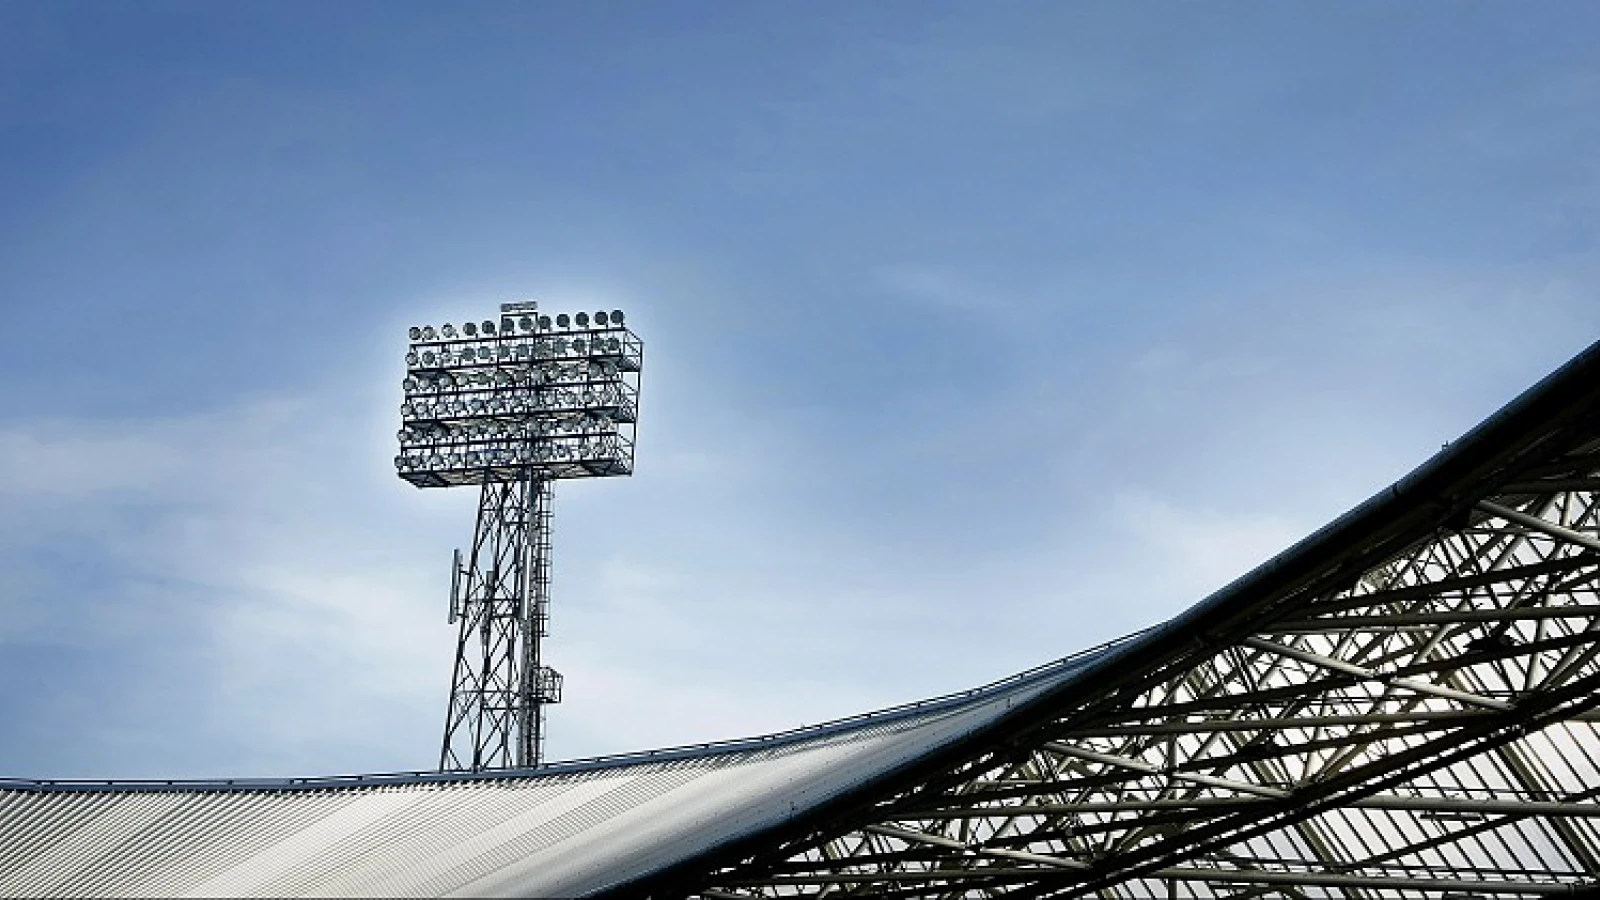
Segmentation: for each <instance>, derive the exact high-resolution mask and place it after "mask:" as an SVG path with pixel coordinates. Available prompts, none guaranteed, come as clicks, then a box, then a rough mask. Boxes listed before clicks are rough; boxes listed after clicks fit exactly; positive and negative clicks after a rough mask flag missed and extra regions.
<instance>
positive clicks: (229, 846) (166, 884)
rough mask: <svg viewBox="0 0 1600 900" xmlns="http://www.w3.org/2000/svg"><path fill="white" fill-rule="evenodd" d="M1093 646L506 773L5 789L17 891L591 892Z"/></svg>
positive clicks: (902, 748)
mask: <svg viewBox="0 0 1600 900" xmlns="http://www.w3.org/2000/svg"><path fill="white" fill-rule="evenodd" d="M1086 661H1087V660H1086V659H1085V658H1083V657H1080V658H1078V659H1075V660H1072V661H1071V662H1064V663H1061V664H1056V665H1054V666H1050V667H1046V668H1045V669H1042V670H1039V671H1037V672H1034V673H1029V674H1027V675H1026V676H1024V677H1019V678H1016V679H1011V680H1008V681H1006V682H1002V683H1000V684H998V685H995V686H993V687H991V688H987V689H983V690H980V691H976V692H972V693H970V694H967V695H963V696H961V697H956V698H947V699H945V700H942V701H937V702H931V703H926V704H920V705H918V706H915V707H909V708H904V709H901V710H898V711H891V712H889V713H887V714H877V715H873V716H868V717H863V718H860V719H857V720H853V721H849V722H844V723H836V724H833V725H829V726H823V727H819V728H816V729H811V730H808V731H803V732H796V733H789V734H785V735H777V736H769V737H767V738H755V739H750V740H745V741H738V742H732V743H730V744H727V745H720V746H718V745H713V746H706V747H701V748H690V749H685V750H681V751H672V752H667V753H660V754H655V755H644V756H632V757H619V758H615V759H611V760H591V761H583V762H578V763H568V764H561V765H556V766H552V767H548V768H545V769H541V770H537V771H534V772H515V773H504V774H500V775H496V776H491V777H483V776H477V777H459V776H458V777H446V776H438V775H427V774H421V773H418V774H416V775H413V776H373V777H370V778H353V779H338V780H328V781H324V782H284V783H277V784H271V783H253V782H251V783H242V784H223V783H189V784H182V783H179V784H171V785H155V784H132V783H130V784H104V785H81V784H80V785H69V784H48V783H23V782H14V783H11V785H10V786H9V787H6V788H3V789H0V847H3V848H5V852H4V854H3V856H0V896H29V897H49V896H88V895H94V896H119V897H127V896H167V897H175V896H197V897H222V896H283V897H296V896H299V897H319V896H320V897H326V896H396V897H398V896H407V897H420V896H449V895H457V896H524V897H525V896H535V897H538V896H560V897H568V896H577V895H582V894H586V893H590V892H594V891H597V890H602V889H604V888H606V887H608V886H611V885H615V884H619V883H622V882H625V881H627V880H629V879H632V878H636V877H639V876H640V875H644V874H648V873H650V872H653V871H656V870H658V869H659V868H661V867H664V866H667V865H671V864H672V863H674V862H678V861H680V860H682V859H685V858H687V857H689V856H691V855H693V854H696V853H700V852H704V851H706V850H708V849H711V848H714V847H716V846H719V845H721V844H723V843H726V842H728V841H730V840H734V839H736V838H738V837H740V836H742V835H744V834H747V833H749V832H750V831H752V830H755V829H762V828H767V827H771V826H773V825H775V824H778V823H780V822H782V821H784V820H786V819H788V818H791V817H793V816H795V815H797V814H799V813H802V812H805V811H806V810H809V809H811V808H813V807H815V806H816V805H817V804H819V803H822V802H825V801H827V800H829V799H832V798H834V797H837V796H839V795H840V794H842V793H844V792H846V791H850V790H853V789H855V788H858V787H859V786H860V785H862V784H863V783H865V782H867V781H870V780H871V779H873V778H876V777H879V776H881V775H883V774H885V773H888V772H891V771H894V770H896V769H897V768H900V767H902V766H904V765H907V764H908V763H910V762H912V761H915V760H916V759H919V758H921V757H923V756H924V755H926V754H927V753H929V752H932V751H934V750H936V749H938V748H940V747H944V746H947V745H948V744H949V743H950V742H952V741H956V740H960V739H961V738H962V737H964V736H966V735H968V734H971V733H972V732H973V731H975V730H977V729H980V728H982V727H984V726H986V725H988V724H990V723H992V722H993V721H994V720H995V719H997V718H999V717H1000V716H1002V715H1003V714H1004V713H1005V712H1006V711H1007V710H1009V709H1011V708H1013V707H1015V706H1016V705H1017V704H1019V703H1021V702H1023V701H1025V700H1027V699H1029V698H1031V697H1034V696H1036V695H1038V694H1039V693H1041V692H1042V691H1044V690H1047V689H1048V688H1050V687H1051V686H1053V685H1056V684H1058V683H1060V682H1061V680H1063V679H1065V678H1068V677H1070V676H1071V675H1072V674H1073V673H1074V672H1076V671H1078V669H1079V668H1080V667H1081V665H1082V664H1083V663H1084V662H1086Z"/></svg>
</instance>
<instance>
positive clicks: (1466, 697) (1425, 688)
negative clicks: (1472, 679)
mask: <svg viewBox="0 0 1600 900" xmlns="http://www.w3.org/2000/svg"><path fill="white" fill-rule="evenodd" d="M1244 643H1245V645H1247V646H1250V647H1254V648H1256V649H1257V650H1266V651H1269V652H1272V653H1277V654H1280V655H1282V656H1287V657H1289V658H1290V659H1298V660H1300V661H1301V662H1304V663H1310V664H1311V665H1314V666H1321V667H1322V668H1324V669H1328V670H1330V671H1333V672H1340V673H1342V674H1345V675H1354V676H1356V677H1357V678H1362V679H1365V680H1368V681H1379V682H1383V683H1384V684H1392V685H1394V686H1396V687H1403V688H1406V689H1408V690H1412V691H1416V692H1417V693H1419V694H1429V695H1432V696H1434V697H1442V698H1444V699H1446V700H1454V701H1456V702H1457V703H1470V704H1472V705H1474V706H1482V707H1485V708H1488V709H1498V710H1502V711H1504V710H1508V709H1510V708H1511V704H1509V703H1507V702H1506V701H1504V700H1496V699H1495V698H1493V697H1485V696H1482V695H1480V694H1472V693H1468V692H1467V691H1458V690H1456V689H1454V688H1447V687H1444V686H1442V685H1438V684H1434V683H1433V682H1431V681H1421V680H1419V679H1416V678H1395V677H1393V676H1390V675H1385V674H1383V673H1381V672H1376V671H1374V670H1372V669H1369V668H1366V667H1365V666H1358V665H1355V664H1354V663H1347V662H1345V661H1344V660H1342V659H1334V658H1333V657H1331V656H1323V655H1322V654H1321V653H1313V652H1312V651H1310V650H1301V649H1299V648H1296V647H1287V646H1284V645H1283V644H1279V643H1276V642H1274V641H1268V640H1264V639H1262V638H1257V637H1251V638H1245V640H1244Z"/></svg>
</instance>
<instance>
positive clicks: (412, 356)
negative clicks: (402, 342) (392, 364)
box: [406, 350, 417, 366]
mask: <svg viewBox="0 0 1600 900" xmlns="http://www.w3.org/2000/svg"><path fill="white" fill-rule="evenodd" d="M416 364H417V351H415V350H412V351H411V352H409V353H407V354H406V365H408V366H414V365H416Z"/></svg>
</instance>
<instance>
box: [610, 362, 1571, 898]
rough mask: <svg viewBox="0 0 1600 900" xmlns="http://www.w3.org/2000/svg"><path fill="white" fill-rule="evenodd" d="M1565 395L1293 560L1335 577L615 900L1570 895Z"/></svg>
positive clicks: (1195, 615) (1155, 635)
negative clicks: (1496, 442)
mask: <svg viewBox="0 0 1600 900" xmlns="http://www.w3.org/2000/svg"><path fill="white" fill-rule="evenodd" d="M1589 356H1591V357H1593V356H1595V354H1594V353H1593V352H1591V353H1590V354H1589ZM1594 362H1595V360H1593V359H1591V360H1589V365H1590V366H1591V368H1592V367H1593V364H1594ZM1583 390H1585V391H1588V396H1589V401H1587V402H1588V404H1589V406H1588V411H1587V412H1586V413H1584V418H1583V419H1582V420H1581V421H1577V422H1573V421H1570V418H1571V417H1570V416H1569V417H1568V421H1565V422H1563V423H1559V427H1556V426H1551V427H1550V428H1549V429H1547V430H1546V432H1541V433H1539V434H1538V435H1536V437H1537V440H1535V439H1533V438H1529V439H1528V440H1527V441H1524V442H1523V446H1521V447H1513V448H1512V449H1510V450H1506V449H1504V448H1503V447H1501V448H1499V449H1495V450H1494V452H1493V453H1490V452H1489V451H1484V452H1483V453H1480V454H1478V456H1479V457H1480V459H1479V460H1478V461H1476V462H1474V463H1473V464H1472V465H1473V466H1474V468H1471V470H1470V471H1468V472H1466V474H1462V472H1461V471H1460V470H1461V469H1462V468H1463V466H1465V465H1466V463H1462V464H1461V465H1456V466H1455V469H1454V470H1452V471H1451V472H1447V473H1445V474H1440V472H1443V471H1444V470H1445V469H1448V468H1449V467H1450V466H1449V465H1440V466H1435V467H1434V470H1433V471H1425V470H1429V467H1427V466H1425V467H1424V470H1419V475H1420V476H1421V477H1420V479H1419V477H1418V476H1416V475H1414V476H1413V479H1412V482H1413V483H1411V484H1410V486H1409V487H1407V490H1410V491H1411V493H1410V496H1409V497H1401V496H1396V497H1387V496H1382V495H1380V497H1379V498H1375V499H1374V501H1372V502H1369V504H1368V505H1367V506H1368V507H1371V506H1373V504H1374V503H1379V501H1382V504H1383V505H1384V508H1383V514H1382V515H1381V516H1373V515H1367V516H1366V517H1365V518H1364V519H1363V518H1362V516H1361V515H1360V514H1362V513H1363V509H1358V510H1356V511H1355V512H1353V513H1352V514H1351V515H1350V516H1347V517H1345V519H1342V520H1340V522H1339V523H1335V524H1334V525H1333V526H1330V527H1329V528H1328V529H1324V532H1322V533H1319V534H1318V535H1313V536H1312V537H1311V538H1308V539H1307V541H1306V542H1303V544H1302V546H1304V545H1308V544H1316V542H1317V541H1318V540H1319V539H1323V538H1327V540H1323V541H1322V543H1321V544H1319V545H1317V546H1318V548H1324V549H1325V547H1326V546H1327V545H1329V544H1330V542H1334V541H1335V540H1336V541H1337V544H1338V546H1337V549H1336V551H1335V552H1297V551H1298V550H1300V549H1302V548H1300V547H1297V548H1296V550H1291V551H1289V552H1287V553H1285V554H1283V555H1282V556H1281V557H1279V559H1278V560H1275V561H1274V562H1273V563H1269V564H1268V565H1267V566H1264V567H1263V568H1262V570H1258V571H1257V572H1256V573H1252V576H1251V578H1249V579H1241V583H1244V582H1249V584H1248V585H1247V586H1246V587H1245V588H1241V589H1240V591H1234V592H1233V593H1234V594H1236V595H1240V596H1230V597H1228V598H1226V599H1227V600H1228V602H1226V603H1218V604H1210V605H1209V606H1208V605H1207V604H1202V607H1201V608H1197V609H1196V610H1195V611H1192V612H1191V614H1186V615H1185V616H1183V617H1180V618H1179V619H1177V620H1174V622H1172V623H1169V624H1168V625H1166V626H1162V627H1160V628H1157V629H1153V630H1152V633H1149V634H1145V635H1141V636H1139V637H1138V638H1136V639H1134V640H1131V641H1129V642H1127V643H1128V644H1130V645H1134V644H1137V645H1139V646H1138V648H1137V650H1138V652H1137V653H1133V652H1129V653H1125V654H1122V655H1120V656H1119V657H1118V658H1116V659H1115V660H1114V661H1113V663H1111V664H1108V665H1105V666H1101V667H1099V669H1097V674H1096V676H1095V677H1092V678H1086V679H1083V682H1084V683H1082V684H1078V685H1076V686H1075V687H1074V688H1073V689H1072V690H1070V691H1068V692H1066V693H1064V694H1062V695H1060V696H1057V697H1053V698H1049V699H1048V700H1047V701H1043V702H1042V703H1043V705H1042V706H1041V708H1040V709H1038V710H1034V711H1033V712H1032V713H1027V714H1022V715H1020V717H1019V724H1017V725H1016V726H1015V727H1012V728H1011V729H1010V730H1009V731H1005V732H1004V733H997V734H994V735H990V736H988V737H986V738H985V739H984V740H983V741H980V742H975V743H974V744H972V745H968V746H964V747H961V748H957V749H956V750H954V751H950V752H947V753H944V754H943V755H941V756H939V757H938V758H936V759H933V760H931V761H929V762H928V763H927V764H926V765H923V766H921V767H918V768H915V769H913V770H911V771H909V772H907V773H904V774H903V775H901V776H899V777H898V778H892V779H887V780H885V781H884V782H883V783H882V784H881V785H879V786H877V787H876V788H875V789H874V790H871V791H867V792H864V793H862V794H861V795H858V796H856V797H854V798H851V800H850V801H849V802H843V803H839V804H835V805H834V806H833V807H831V808H829V809H827V810H825V811H823V812H821V813H818V814H817V815H813V816H810V817H809V818H801V819H799V820H797V821H796V822H795V823H793V824H792V825H791V826H789V827H788V828H786V829H781V830H778V831H775V832H773V833H770V834H766V835H761V836H758V837H757V838H755V839H751V840H747V841H745V842H744V843H743V844H740V845H736V846H734V847H733V848H732V849H731V850H725V851H723V852H722V853H721V855H720V856H718V855H714V854H713V855H708V856H706V857H705V858H702V859H699V860H697V861H695V862H694V863H693V864H691V865H687V866H680V867H679V868H678V869H677V870H674V871H673V872H670V873H667V874H666V875H664V876H662V877H659V878H657V879H655V880H654V881H650V882H648V883H640V884H636V885H633V886H631V887H630V889H629V890H628V891H623V892H619V893H620V894H624V895H625V894H627V893H629V892H630V891H637V892H641V893H643V894H646V895H649V896H652V897H667V896H685V895H695V896H700V897H707V898H732V897H739V898H750V897H832V896H862V895H870V896H874V897H919V898H920V897H952V898H953V897H996V898H999V897H1004V898H1033V897H1108V898H1109V897H1122V898H1162V897H1173V898H1177V897H1186V898H1190V897H1192V898H1199V897H1207V898H1211V897H1214V898H1238V900H1242V898H1254V897H1287V898H1347V900H1385V898H1415V897H1431V898H1439V900H1445V898H1448V900H1469V898H1478V900H1482V898H1512V897H1530V896H1576V894H1577V893H1578V892H1580V891H1582V890H1587V889H1592V888H1593V887H1594V886H1595V885H1596V884H1597V883H1600V882H1597V875H1600V730H1597V729H1600V711H1597V710H1596V707H1597V705H1600V537H1597V533H1600V500H1597V491H1600V440H1597V439H1596V436H1600V420H1597V419H1596V417H1595V413H1594V411H1593V410H1594V409H1595V407H1596V406H1600V404H1597V403H1595V402H1593V401H1594V398H1593V396H1592V394H1593V391H1592V390H1590V389H1588V388H1584V389H1583ZM1502 426H1504V423H1502ZM1514 426H1515V423H1512V427H1514ZM1541 427H1542V426H1541ZM1504 430H1505V428H1504V427H1501V434H1502V435H1503V433H1504ZM1502 443H1503V442H1502ZM1529 445H1532V446H1531V448H1530V446H1529ZM1447 455H1449V454H1448V453H1446V454H1441V457H1443V456H1447ZM1455 462H1457V460H1452V461H1451V463H1450V465H1454V464H1455ZM1406 484H1407V483H1406V482H1402V483H1401V485H1397V486H1396V488H1394V489H1391V491H1390V492H1389V493H1391V494H1399V493H1401V492H1402V491H1401V489H1402V487H1403V486H1405V485H1406ZM1423 497H1428V498H1430V499H1428V500H1423V499H1421V498H1423ZM1364 509H1365V508H1364ZM1352 517H1355V518H1357V519H1361V521H1360V522H1358V523H1357V524H1356V525H1355V526H1352V527H1349V528H1345V529H1344V530H1343V531H1340V526H1341V525H1342V524H1345V525H1348V524H1349V522H1347V520H1350V519H1352ZM1328 532H1335V533H1334V534H1333V535H1332V536H1331V537H1330V536H1329V535H1328V534H1327V533H1328ZM1237 586H1238V585H1235V586H1233V587H1237ZM1230 590H1231V588H1230ZM1252 591H1253V593H1251V592H1252ZM1228 593H1229V591H1228V590H1225V591H1224V592H1223V594H1228ZM1219 596H1220V595H1219ZM1235 601H1237V602H1235ZM697 867H698V870H697Z"/></svg>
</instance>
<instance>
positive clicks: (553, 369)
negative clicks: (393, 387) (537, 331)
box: [400, 360, 617, 393]
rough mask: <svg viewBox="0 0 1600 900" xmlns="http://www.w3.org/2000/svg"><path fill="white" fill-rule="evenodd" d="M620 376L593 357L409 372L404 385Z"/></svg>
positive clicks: (461, 386) (445, 387) (531, 383)
mask: <svg viewBox="0 0 1600 900" xmlns="http://www.w3.org/2000/svg"><path fill="white" fill-rule="evenodd" d="M616 376H617V364H616V363H614V362H611V361H610V360H591V361H590V362H589V363H588V365H584V364H582V363H579V364H577V365H572V366H561V365H550V366H545V367H543V368H536V369H522V370H520V371H517V370H511V369H496V370H493V371H474V372H456V373H455V374H451V373H449V372H440V373H438V374H437V375H433V376H429V375H426V374H424V375H407V376H406V377H405V380H404V381H402V382H401V383H400V384H401V386H402V387H404V388H405V390H406V392H407V393H411V392H412V391H421V390H428V391H455V390H472V389H473V388H509V387H519V386H521V387H537V386H539V385H542V384H554V383H559V382H564V381H584V380H586V378H587V380H591V381H601V380H604V379H608V378H615V377H616Z"/></svg>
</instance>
